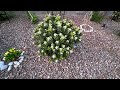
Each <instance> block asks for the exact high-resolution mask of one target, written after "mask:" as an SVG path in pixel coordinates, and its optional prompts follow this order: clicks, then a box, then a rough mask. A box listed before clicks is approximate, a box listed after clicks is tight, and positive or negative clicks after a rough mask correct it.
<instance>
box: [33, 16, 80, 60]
mask: <svg viewBox="0 0 120 90" xmlns="http://www.w3.org/2000/svg"><path fill="white" fill-rule="evenodd" d="M43 20H44V21H43V22H41V23H40V24H38V26H37V27H36V28H35V30H34V34H33V35H34V40H35V44H36V45H37V46H38V48H39V51H40V53H41V54H42V55H48V56H50V57H51V60H52V61H58V60H62V59H65V58H67V57H68V56H69V54H70V53H72V52H73V47H74V45H75V44H76V43H78V42H79V41H81V35H82V33H81V30H80V29H79V27H77V26H74V25H73V23H72V21H67V20H66V19H63V20H62V19H61V17H60V16H59V15H57V16H55V15H53V16H51V15H50V14H49V15H46V17H45V18H44V19H43Z"/></svg>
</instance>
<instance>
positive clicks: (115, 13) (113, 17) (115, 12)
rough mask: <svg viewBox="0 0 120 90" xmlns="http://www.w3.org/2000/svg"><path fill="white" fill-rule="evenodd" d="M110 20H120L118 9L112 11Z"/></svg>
mask: <svg viewBox="0 0 120 90" xmlns="http://www.w3.org/2000/svg"><path fill="white" fill-rule="evenodd" d="M112 20H114V21H116V22H120V11H114V12H113V15H112Z"/></svg>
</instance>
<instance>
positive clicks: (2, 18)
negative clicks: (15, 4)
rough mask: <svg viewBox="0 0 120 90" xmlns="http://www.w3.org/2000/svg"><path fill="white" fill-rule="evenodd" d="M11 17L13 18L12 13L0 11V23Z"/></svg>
mask: <svg viewBox="0 0 120 90" xmlns="http://www.w3.org/2000/svg"><path fill="white" fill-rule="evenodd" d="M12 17H13V13H12V12H8V11H0V21H5V20H9V19H10V18H12Z"/></svg>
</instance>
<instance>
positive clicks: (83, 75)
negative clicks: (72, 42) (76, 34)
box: [0, 14, 120, 79]
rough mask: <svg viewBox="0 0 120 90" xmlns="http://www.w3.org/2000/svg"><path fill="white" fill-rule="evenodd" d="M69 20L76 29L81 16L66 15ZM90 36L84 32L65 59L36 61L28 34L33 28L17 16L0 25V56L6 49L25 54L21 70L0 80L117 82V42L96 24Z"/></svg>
mask: <svg viewBox="0 0 120 90" xmlns="http://www.w3.org/2000/svg"><path fill="white" fill-rule="evenodd" d="M67 17H68V18H69V19H72V20H74V22H75V24H76V25H80V24H81V23H83V22H82V19H83V15H79V16H77V15H76V16H74V15H71V16H70V15H69V14H67ZM39 18H43V15H41V17H40V15H39ZM90 25H91V26H93V27H94V31H93V32H91V33H88V32H84V33H83V39H82V41H81V43H80V44H79V46H78V47H77V48H76V49H74V53H73V54H71V55H70V56H69V58H68V59H66V60H64V61H61V62H58V63H55V62H49V61H48V57H44V56H40V57H38V54H37V48H36V46H35V45H34V44H32V42H33V40H32V32H33V29H34V27H35V26H36V25H33V24H31V22H30V21H29V20H28V19H27V18H26V17H25V16H18V17H15V18H13V19H12V20H11V22H10V23H9V22H4V23H2V24H1V25H0V32H1V33H0V53H1V54H3V53H4V52H5V51H6V50H7V49H8V48H9V47H16V48H19V49H22V50H25V54H26V57H25V61H24V62H23V64H22V66H20V67H19V68H17V69H12V70H11V71H10V72H6V71H0V78H1V79H49V78H50V79H118V78H120V59H119V58H120V47H119V46H120V38H119V37H118V36H116V35H114V34H112V32H111V31H110V30H107V28H105V29H103V28H102V27H100V25H99V24H95V23H93V22H92V23H90Z"/></svg>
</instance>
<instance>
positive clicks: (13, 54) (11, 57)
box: [4, 48, 22, 63]
mask: <svg viewBox="0 0 120 90" xmlns="http://www.w3.org/2000/svg"><path fill="white" fill-rule="evenodd" d="M21 53H22V52H21V51H20V50H17V49H15V48H11V49H9V50H8V51H7V52H6V53H5V54H4V58H5V62H7V63H9V62H11V61H15V60H16V59H17V58H18V57H19V56H20V54H21Z"/></svg>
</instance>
